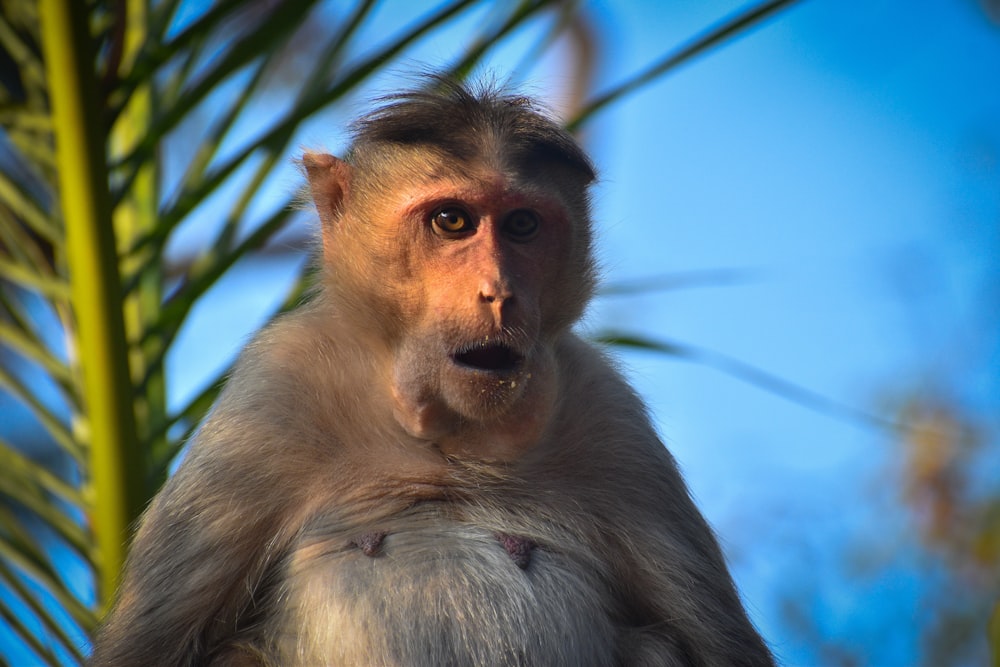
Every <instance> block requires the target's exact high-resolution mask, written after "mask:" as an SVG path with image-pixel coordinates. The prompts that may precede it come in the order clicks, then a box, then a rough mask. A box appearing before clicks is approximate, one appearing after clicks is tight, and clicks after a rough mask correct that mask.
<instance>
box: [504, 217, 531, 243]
mask: <svg viewBox="0 0 1000 667" xmlns="http://www.w3.org/2000/svg"><path fill="white" fill-rule="evenodd" d="M503 231H504V234H506V235H507V237H508V238H510V240H512V241H530V240H531V239H533V238H534V237H535V234H537V233H538V216H537V215H535V214H534V213H532V212H531V211H514V212H513V213H511V214H510V215H509V216H507V219H506V220H504V223H503Z"/></svg>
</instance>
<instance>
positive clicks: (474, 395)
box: [440, 362, 531, 422]
mask: <svg viewBox="0 0 1000 667" xmlns="http://www.w3.org/2000/svg"><path fill="white" fill-rule="evenodd" d="M525 366H526V364H524V363H523V362H519V363H518V364H516V365H515V366H513V367H512V368H507V369H504V370H487V369H483V368H476V367H470V366H467V365H465V364H462V363H458V362H453V363H452V364H450V365H448V366H446V367H445V368H443V369H442V372H441V379H440V391H441V398H442V400H443V402H444V403H445V405H447V406H448V407H449V408H451V409H452V410H454V411H455V412H456V413H457V414H458V415H460V416H461V417H463V418H464V419H467V420H473V421H480V422H483V421H496V420H498V419H503V417H504V415H505V414H506V413H508V412H509V411H510V410H511V408H512V407H513V406H514V405H515V404H517V402H518V401H519V399H520V398H521V397H522V395H523V394H524V391H525V388H526V387H527V385H528V382H529V381H530V380H531V373H529V372H527V371H526V370H525Z"/></svg>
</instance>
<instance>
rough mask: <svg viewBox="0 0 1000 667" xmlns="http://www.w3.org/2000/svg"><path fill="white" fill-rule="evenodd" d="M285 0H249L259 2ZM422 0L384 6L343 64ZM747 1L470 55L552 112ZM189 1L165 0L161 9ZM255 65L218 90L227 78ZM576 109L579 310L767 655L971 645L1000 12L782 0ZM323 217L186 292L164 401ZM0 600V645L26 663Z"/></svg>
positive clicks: (994, 407) (204, 225)
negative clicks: (627, 389) (717, 555)
mask: <svg viewBox="0 0 1000 667" xmlns="http://www.w3.org/2000/svg"><path fill="white" fill-rule="evenodd" d="M345 4H351V3H340V2H331V3H325V4H322V5H321V6H320V7H319V8H318V9H317V10H315V20H314V21H313V22H312V23H311V24H310V25H309V26H307V27H306V28H305V29H304V30H303V32H302V34H301V36H300V38H298V39H297V40H295V44H296V45H297V46H296V48H292V49H288V50H287V51H286V52H285V53H284V55H283V59H282V61H281V63H280V67H278V68H276V70H275V73H273V74H272V75H271V77H272V78H271V80H270V81H269V83H268V86H267V88H266V95H262V96H261V98H260V100H259V102H258V104H257V106H256V107H255V108H253V109H252V110H251V112H248V113H247V114H246V115H245V117H244V119H243V120H241V121H240V123H238V124H237V125H236V127H235V128H234V131H233V132H232V133H231V134H230V135H229V136H228V137H227V139H226V140H225V141H226V142H228V143H224V144H223V145H222V147H221V149H220V152H221V154H225V153H226V152H227V151H230V152H232V151H236V150H237V149H238V147H239V146H240V145H241V142H244V141H245V140H246V137H248V136H252V135H253V134H254V132H255V131H256V128H257V124H258V121H260V119H266V118H268V117H269V115H274V114H279V113H280V112H281V109H282V108H283V105H284V104H285V103H286V101H287V99H288V97H289V96H292V95H293V94H294V88H295V86H296V85H298V84H297V79H296V75H297V73H298V72H300V71H302V70H304V69H305V68H306V64H307V63H308V62H309V60H310V58H313V57H315V54H316V52H317V50H318V49H320V48H321V47H322V44H323V40H324V36H326V35H328V34H329V33H330V32H331V31H332V28H331V27H330V26H335V25H337V22H338V21H339V20H342V19H343V16H345V14H346V12H347V10H346V9H345V7H344V5H345ZM280 5H281V3H280V2H248V3H246V7H247V12H248V13H249V15H250V16H253V12H255V11H257V12H267V11H273V10H274V8H275V7H280ZM434 5H435V3H414V2H407V1H403V0H392V1H390V0H382V1H379V2H377V3H375V8H374V10H373V12H372V14H371V15H370V17H369V18H368V19H367V20H366V22H365V23H364V25H363V26H362V28H361V29H360V30H359V32H358V33H357V34H356V35H355V38H354V39H353V41H352V44H351V57H356V58H360V57H363V56H364V55H365V54H366V53H369V52H371V53H374V52H376V51H377V50H378V49H379V48H381V47H382V45H383V44H384V43H387V40H390V39H391V38H392V35H395V34H398V33H399V32H400V31H403V30H406V29H407V28H408V26H412V25H414V24H415V22H417V21H419V20H421V18H422V17H425V16H426V15H428V13H429V12H430V11H431V10H432V6H434ZM749 6H750V5H747V4H745V3H743V2H732V1H729V0H696V1H695V0H678V1H675V2H656V1H652V0H649V1H641V0H632V1H630V2H614V3H613V2H601V1H597V0H592V1H583V2H580V3H578V5H577V7H576V8H575V11H574V13H573V15H572V18H571V20H570V21H569V23H570V28H569V30H568V32H566V33H564V34H562V35H561V36H560V37H559V38H558V39H557V40H556V41H554V42H552V43H548V42H546V41H545V39H544V36H545V35H546V34H547V33H548V31H549V30H551V28H552V26H553V24H554V23H555V22H557V21H559V20H561V19H560V18H559V17H558V15H556V14H555V13H552V14H551V15H546V14H544V13H543V14H540V15H539V18H537V20H533V21H530V22H526V23H525V24H524V25H523V26H522V27H520V28H518V29H517V30H515V31H513V32H512V33H510V34H508V35H506V36H504V37H503V39H501V40H498V41H496V42H495V43H492V44H490V45H489V50H488V51H487V54H486V57H485V59H484V60H483V61H482V62H481V63H479V64H477V66H476V68H475V71H474V75H475V76H479V77H484V76H486V77H497V78H500V79H504V80H509V81H510V82H511V83H512V85H514V86H515V87H517V88H518V89H520V90H522V91H524V92H527V93H529V94H532V95H535V96H537V97H538V98H539V99H540V100H542V101H543V102H544V103H545V104H546V105H547V106H548V107H549V108H550V109H551V110H552V112H553V113H554V114H556V115H557V116H560V117H562V118H565V119H569V118H571V117H573V115H574V113H575V112H576V111H578V110H579V108H580V106H581V104H582V103H583V102H584V101H585V100H587V99H591V98H593V97H594V95H595V94H597V93H600V92H601V91H604V90H609V89H611V88H612V87H613V86H615V85H616V84H618V83H619V82H621V81H625V80H627V79H628V78H629V77H631V76H633V75H634V74H636V73H638V72H641V71H643V70H644V69H645V68H647V67H648V66H649V65H650V64H651V63H655V62H657V61H658V60H659V59H661V58H662V57H664V56H665V55H666V54H669V53H672V52H676V50H677V49H678V48H679V47H682V46H683V45H684V44H687V43H690V42H691V40H692V39H693V38H695V37H696V36H698V35H701V34H704V33H705V31H706V30H708V29H710V28H711V27H712V26H715V25H718V24H719V22H720V21H723V20H724V19H726V18H727V17H730V16H733V15H735V14H737V13H739V12H741V11H744V10H746V9H747V8H748V7H749ZM203 11H204V9H203V8H202V7H200V5H199V3H195V2H190V3H181V4H180V10H179V12H178V14H177V16H176V18H175V25H174V27H173V28H172V29H173V30H176V31H181V30H182V29H183V26H184V25H185V22H186V21H194V20H196V19H197V17H198V16H199V15H201V14H202V13H203ZM496 11H497V10H496V7H495V6H494V5H493V4H492V3H489V2H480V3H473V4H472V6H471V7H469V8H468V9H467V10H465V11H464V12H462V13H461V14H459V15H457V16H456V18H455V19H454V20H453V21H452V22H451V23H449V24H448V25H447V26H446V28H444V29H442V30H440V31H438V32H436V33H434V34H433V36H432V38H429V39H424V40H422V41H419V42H417V43H416V44H414V45H413V46H412V47H411V48H409V49H407V50H406V51H405V52H403V53H401V54H400V55H399V57H398V58H396V59H394V60H393V61H392V62H390V63H388V66H387V67H386V68H385V69H384V70H382V71H380V72H379V73H378V75H377V76H374V77H372V78H371V79H369V80H367V81H366V82H365V83H364V84H363V85H360V86H358V87H357V89H356V90H355V91H354V92H352V94H351V95H350V96H349V97H348V98H347V99H345V100H343V101H341V102H339V103H338V104H336V105H335V106H333V107H331V108H329V109H326V110H324V111H322V112H320V113H319V114H317V115H316V116H315V117H313V118H312V119H311V120H310V121H309V122H307V123H304V124H303V125H302V126H301V127H300V128H298V130H297V132H296V135H295V141H294V142H293V143H292V145H291V147H290V149H289V150H288V151H287V155H285V156H284V157H283V160H282V162H281V164H279V165H278V167H277V168H276V170H275V171H274V173H272V174H271V176H270V177H269V178H268V180H267V181H266V182H265V183H263V184H261V186H260V187H259V191H258V193H257V194H256V195H255V197H254V199H253V202H252V204H251V206H250V207H249V208H248V210H247V213H246V218H247V220H248V222H247V226H248V228H252V227H253V224H254V220H261V219H264V218H266V216H267V215H270V213H271V212H272V211H273V210H274V208H275V207H276V206H282V205H284V202H285V200H286V198H287V195H288V193H289V192H291V191H294V190H295V189H296V188H299V187H301V185H302V182H301V178H300V176H299V175H298V172H297V171H296V169H295V167H294V165H293V164H292V162H291V158H292V157H294V155H295V153H296V152H298V151H300V149H301V148H302V147H310V148H325V149H328V150H330V151H332V152H338V151H341V150H343V148H344V142H345V136H346V127H347V123H348V122H349V120H350V119H351V118H353V117H355V116H356V115H357V114H358V113H359V112H362V111H364V110H365V109H366V108H367V107H368V102H369V100H370V99H371V98H372V97H373V96H376V95H379V94H383V93H386V92H391V91H393V90H397V89H399V88H400V87H402V86H409V85H412V84H413V81H414V78H413V74H414V72H418V71H421V70H426V69H440V68H447V67H449V66H450V65H451V64H452V63H453V62H454V59H455V57H456V53H458V52H459V51H460V50H461V49H462V48H464V47H466V46H467V45H468V44H469V42H470V40H471V39H472V38H473V36H474V35H476V34H478V31H479V30H480V29H481V26H482V25H484V24H486V23H488V22H489V20H490V17H491V16H493V15H495V13H496ZM248 20H249V19H248ZM539 44H544V48H539ZM220 48H221V47H220ZM248 76H249V75H248V74H243V75H238V76H234V77H232V78H230V79H228V80H227V81H226V82H223V84H222V85H220V86H219V88H218V90H217V91H216V92H215V93H213V95H215V96H218V97H217V98H216V99H219V100H222V99H226V98H231V97H233V96H236V95H239V94H240V91H241V90H242V89H243V87H244V86H245V85H246V82H247V78H248ZM211 99H212V98H209V102H208V103H206V104H205V105H204V106H203V107H202V108H201V109H200V110H199V111H197V112H196V113H194V114H192V115H191V118H190V119H189V120H187V121H185V122H186V125H183V126H181V127H179V128H177V129H176V130H175V131H174V133H173V134H172V135H171V136H169V137H168V139H167V140H166V141H165V142H164V145H163V177H162V178H163V183H164V187H163V191H164V192H169V191H170V186H171V184H176V183H177V182H178V181H179V179H180V178H181V177H182V174H183V172H184V169H185V165H187V164H188V163H189V162H190V161H191V160H192V159H193V158H194V157H195V155H196V152H197V151H198V150H199V139H198V137H199V136H202V135H201V134H199V133H204V131H205V128H206V127H209V126H210V125H211V122H212V119H213V104H212V103H211ZM579 133H580V137H581V140H582V141H583V143H584V144H585V146H586V148H587V149H588V150H589V152H590V153H591V155H592V156H593V158H594V161H595V162H596V164H597V165H598V168H599V171H600V175H601V180H600V183H599V184H598V185H597V186H596V188H595V190H594V198H593V203H594V214H595V220H596V222H597V227H598V233H599V239H600V260H601V264H602V267H603V271H602V275H603V287H602V291H601V295H600V296H599V298H598V299H597V300H596V302H595V303H594V305H593V307H592V308H591V310H590V312H589V314H588V316H587V318H586V320H585V322H584V323H583V324H582V325H581V329H582V331H583V332H584V333H586V334H587V335H590V336H592V337H594V338H597V339H603V340H609V341H615V345H614V349H615V352H616V354H617V355H618V356H619V358H620V359H621V362H622V365H623V367H624V369H625V370H626V372H627V374H628V375H629V377H630V378H631V380H632V381H633V382H634V383H635V385H636V386H637V388H638V390H639V391H640V393H641V394H642V395H643V396H644V397H645V398H646V400H647V401H648V403H649V405H650V407H651V410H652V413H653V415H654V419H655V422H656V425H657V427H658V428H659V430H660V433H661V435H662V437H663V439H664V441H665V442H666V443H667V445H668V447H669V448H670V449H671V451H672V452H673V453H674V455H675V456H676V457H677V459H678V460H679V463H680V465H681V467H682V469H683V471H684V473H685V475H686V477H687V479H688V482H689V484H690V485H691V487H692V491H693V493H694V495H695V497H696V499H697V501H698V503H699V504H700V506H701V507H702V508H703V510H704V511H705V513H706V514H707V516H708V518H709V520H710V521H711V522H712V524H713V525H714V526H715V527H716V529H717V531H718V533H719V535H720V537H721V539H722V541H723V544H724V547H725V550H726V553H727V556H728V557H729V560H730V562H731V565H732V568H733V572H734V576H735V578H736V580H737V583H738V585H739V587H740V589H741V592H742V593H743V595H744V598H745V600H746V603H747V605H748V607H749V609H750V611H751V615H752V617H753V619H754V621H755V622H756V623H757V625H758V626H759V627H760V629H761V631H762V632H763V634H764V635H765V637H766V638H767V640H768V642H769V643H770V644H771V646H772V647H773V649H774V650H775V652H776V654H777V655H778V657H779V660H780V661H781V662H782V663H783V664H786V665H884V666H887V667H891V666H896V665H898V666H905V665H982V664H985V663H986V662H987V660H988V655H989V649H988V640H987V625H988V620H989V618H990V615H991V613H992V610H993V609H994V606H995V605H996V603H997V600H998V598H1000V447H998V445H1000V8H998V6H997V5H996V4H995V3H991V2H976V1H974V0H921V1H919V2H902V1H901V0H869V1H866V2H858V1H852V0H847V1H845V0H803V1H801V2H792V3H789V5H788V6H786V7H783V8H781V9H780V10H779V11H776V12H775V13H774V14H772V15H771V16H769V17H768V18H767V19H766V20H765V21H762V22H760V23H758V24H755V25H754V26H752V27H751V28H749V29H747V30H744V31H741V32H740V33H739V34H738V35H736V36H734V37H732V38H731V39H729V40H727V41H725V42H724V43H722V44H720V45H717V46H715V47H714V48H713V49H711V50H709V51H707V52H706V53H703V54H701V55H699V56H698V57H697V58H694V59H692V60H690V61H688V62H685V63H684V64H683V66H681V67H678V68H676V69H672V70H671V71H670V72H668V73H667V74H666V75H665V76H662V77H659V78H656V79H655V80H653V81H651V82H650V83H648V84H646V85H644V86H642V87H639V88H637V89H636V90H634V91H632V92H630V93H629V94H628V95H625V96H623V97H622V98H620V99H618V100H616V101H614V102H613V103H611V104H610V105H608V106H607V107H605V108H603V109H601V110H600V111H599V112H597V113H596V114H595V115H594V116H592V117H591V118H590V119H589V120H588V121H587V122H586V123H585V124H584V125H583V126H582V127H581V128H580V131H579ZM0 164H2V162H0ZM8 164H9V163H8ZM237 190H238V188H237V186H235V185H234V186H233V188H232V192H227V191H226V189H225V188H223V189H221V190H220V191H219V192H218V193H217V194H216V195H214V196H213V199H212V200H209V201H208V202H207V203H206V204H205V205H204V206H201V207H200V208H199V209H198V210H196V211H195V212H194V213H193V214H192V215H191V216H190V218H189V219H188V220H187V221H186V222H185V223H184V225H183V226H181V227H179V228H177V229H176V230H175V232H174V233H173V234H172V235H171V237H170V240H169V243H168V244H167V245H166V246H165V250H164V252H165V257H166V258H167V261H168V264H169V266H170V267H172V268H171V270H172V271H174V272H176V273H183V272H184V271H185V270H187V268H189V267H190V266H191V265H193V264H195V263H196V262H197V260H198V257H199V253H200V252H201V251H202V249H203V248H204V247H205V246H206V244H208V245H210V244H211V243H213V239H214V238H215V235H216V234H217V233H218V229H219V225H220V219H221V217H222V216H220V214H219V211H220V210H222V207H224V206H227V205H228V204H227V203H226V202H227V198H229V199H230V200H231V199H232V198H233V197H235V196H236V195H235V194H234V193H235V192H237ZM313 222H314V221H313V220H312V219H311V218H310V216H309V215H308V213H307V212H303V213H301V214H299V215H297V216H295V219H294V221H292V223H291V224H290V225H289V226H288V227H287V228H286V229H285V230H284V231H283V232H282V233H281V234H279V235H278V236H277V237H275V239H273V240H272V241H271V243H269V244H268V245H267V246H266V248H264V249H263V251H261V252H259V253H257V254H256V255H254V256H253V257H249V258H247V259H246V260H245V261H241V262H240V263H238V264H236V265H235V267H234V268H233V269H232V270H231V271H230V272H229V274H228V275H227V276H226V277H225V278H224V279H222V280H220V281H219V282H218V284H216V285H215V286H214V287H213V288H212V290H211V291H209V292H208V293H207V294H206V295H205V296H204V297H203V298H202V299H201V300H200V302H199V303H198V304H197V305H196V306H195V307H194V309H193V310H192V312H191V315H190V317H189V318H188V321H187V322H186V323H185V325H184V327H183V328H182V329H181V330H180V332H179V334H178V336H177V339H176V341H175V342H174V344H173V346H172V348H171V350H170V352H169V354H168V356H167V358H166V378H167V384H166V386H167V390H168V392H167V402H168V405H169V406H170V409H171V410H180V409H182V408H183V407H184V406H185V405H186V404H187V403H188V402H189V401H190V400H191V399H192V397H194V396H197V395H198V394H199V392H201V391H203V390H204V389H205V387H206V386H207V385H210V384H211V383H212V382H214V380H215V377H216V376H217V374H218V373H220V372H222V371H224V370H225V369H226V368H227V367H228V365H229V364H230V363H232V360H233V358H234V356H235V354H236V353H237V352H238V350H239V348H240V347H241V346H242V344H243V343H245V341H246V340H247V338H248V337H249V336H250V335H252V332H253V331H254V330H255V329H256V328H257V327H259V326H260V325H261V324H263V323H264V322H266V320H267V319H268V318H269V317H270V316H271V315H272V314H273V312H274V310H275V309H276V308H277V307H279V306H280V305H281V304H282V303H283V302H284V301H285V299H286V297H287V294H288V292H289V290H290V289H292V286H293V284H294V283H295V281H296V279H297V277H298V275H299V273H300V272H301V271H302V269H303V267H304V266H306V265H307V263H308V247H309V246H310V243H311V238H312V235H313V227H312V225H313ZM2 349H3V348H0V351H2ZM0 363H9V364H12V365H16V364H17V363H19V362H17V360H16V359H15V358H14V357H12V356H10V354H9V353H8V355H7V356H6V357H5V356H0ZM0 391H2V387H0ZM34 430H37V425H36V424H34V423H33V421H32V416H31V413H30V411H29V410H27V409H26V408H25V407H24V406H23V402H22V401H18V400H17V399H16V398H15V397H14V396H13V395H12V394H11V393H7V394H4V393H0V437H2V438H3V439H4V440H5V441H9V442H14V443H19V442H20V443H33V445H32V446H33V447H34V449H31V448H30V447H28V446H27V445H25V447H26V448H27V450H28V451H32V452H33V455H35V456H39V457H42V456H43V454H40V453H39V452H44V451H45V446H46V445H45V438H43V437H36V435H33V433H34ZM0 555H2V554H0ZM71 560H72V559H70V560H67V561H65V564H66V568H68V571H71V572H74V573H76V574H74V575H73V576H76V577H78V578H79V579H80V580H81V581H84V580H86V579H87V577H88V576H89V575H88V574H87V571H86V568H84V567H82V566H80V565H79V564H78V563H76V564H74V563H73V562H70V561H71ZM90 585H91V584H87V583H82V584H80V587H81V590H83V591H84V592H83V593H81V595H82V596H83V597H84V598H86V596H87V593H86V590H87V587H88V586H90ZM90 595H91V596H92V593H91V594H90ZM2 623H3V621H2V620H0V656H7V658H8V659H9V661H10V663H11V664H32V663H30V662H27V663H22V662H21V661H25V660H33V659H34V657H31V656H30V654H29V653H26V652H24V649H23V647H20V646H19V644H18V642H17V641H16V640H15V636H14V635H13V634H11V633H10V632H9V631H8V632H7V633H6V634H5V630H4V627H3V626H2ZM5 637H6V638H7V639H5ZM8 639H9V642H8ZM5 642H7V643H6V645H5Z"/></svg>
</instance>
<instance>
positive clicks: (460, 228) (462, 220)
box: [431, 207, 472, 234]
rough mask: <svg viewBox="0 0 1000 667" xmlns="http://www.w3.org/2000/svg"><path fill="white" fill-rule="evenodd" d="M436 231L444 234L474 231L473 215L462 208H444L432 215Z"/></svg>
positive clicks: (432, 222)
mask: <svg viewBox="0 0 1000 667" xmlns="http://www.w3.org/2000/svg"><path fill="white" fill-rule="evenodd" d="M431 224H432V225H434V231H436V232H438V233H442V234H461V233H463V232H469V231H472V216H470V215H469V214H468V213H467V212H466V211H464V210H463V209H460V208H456V207H451V208H443V209H441V210H440V211H438V212H437V213H435V214H434V215H433V216H432V217H431Z"/></svg>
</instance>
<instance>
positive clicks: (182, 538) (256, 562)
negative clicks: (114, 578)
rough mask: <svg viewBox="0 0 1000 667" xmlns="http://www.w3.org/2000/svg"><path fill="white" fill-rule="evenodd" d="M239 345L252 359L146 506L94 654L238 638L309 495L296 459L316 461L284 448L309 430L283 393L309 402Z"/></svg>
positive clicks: (97, 661)
mask: <svg viewBox="0 0 1000 667" xmlns="http://www.w3.org/2000/svg"><path fill="white" fill-rule="evenodd" d="M266 336H268V335H267V334H266ZM257 347H258V349H259V348H260V347H261V346H260V345H258V346H257ZM244 356H245V358H246V357H253V359H254V360H253V362H252V363H246V362H245V363H242V364H241V365H240V367H238V368H237V370H236V372H235V373H234V375H233V378H232V380H231V381H230V383H229V385H228V387H227V389H226V390H225V392H224V393H223V395H222V397H221V399H220V401H219V403H218V405H216V406H215V408H214V409H213V412H212V415H211V416H210V418H209V419H208V421H207V422H206V423H205V425H204V426H203V427H202V428H201V430H200V432H199V434H198V435H197V437H196V439H195V442H194V443H193V444H192V446H191V448H190V451H189V452H188V454H187V455H186V458H185V460H184V461H183V463H182V464H181V466H180V467H179V469H178V471H177V472H176V474H175V475H174V476H173V477H172V478H171V479H170V480H169V481H168V482H167V485H166V486H165V487H164V489H163V490H162V491H161V492H160V494H159V495H158V496H157V497H156V499H155V500H154V501H153V502H152V504H151V505H150V507H149V509H148V510H147V512H146V513H145V515H144V516H143V519H142V522H141V525H140V527H139V529H138V532H137V534H136V537H135V540H134V543H133V545H132V548H131V551H130V555H129V559H128V563H127V565H126V569H125V574H124V578H123V582H122V586H121V589H120V592H119V596H118V600H117V603H116V605H115V607H114V609H113V610H112V612H111V613H110V615H109V616H108V618H107V619H106V621H105V624H104V626H103V628H102V629H101V631H100V632H99V634H98V636H97V639H96V641H95V646H94V654H93V658H92V662H93V664H94V665H116V666H131V665H135V666H136V667H139V666H142V667H148V666H154V665H165V666H166V665H169V666H171V667H176V666H178V665H194V664H198V665H205V664H210V662H211V660H212V659H213V657H214V656H215V655H216V654H217V652H218V651H219V650H223V649H225V647H226V646H227V644H232V643H233V642H234V641H238V640H239V638H240V633H241V632H242V631H243V630H244V628H243V627H242V625H243V623H244V622H245V620H246V619H247V618H251V617H252V614H249V611H250V610H251V609H252V607H253V603H254V599H255V598H254V596H255V594H256V593H257V592H258V588H259V584H260V582H261V580H262V578H263V577H264V576H265V574H266V570H267V568H268V566H269V565H271V564H272V563H273V562H274V561H275V560H276V558H278V557H280V555H281V553H282V550H283V549H284V548H285V546H286V544H287V542H288V540H289V533H290V532H291V531H294V530H295V529H296V526H295V522H294V519H295V516H296V514H297V512H298V511H301V508H302V507H305V506H307V505H308V500H306V499H304V498H302V497H300V496H301V495H302V492H301V491H300V489H302V488H303V487H304V486H305V485H306V483H305V481H304V480H303V479H302V478H301V476H302V472H301V471H302V470H305V471H307V472H308V471H309V470H311V469H314V468H315V466H310V465H303V466H299V465H297V464H298V463H300V462H299V461H296V460H295V458H296V454H294V453H288V454H285V452H288V451H289V450H290V449H294V448H292V447H289V444H292V443H294V444H298V442H299V441H300V440H301V439H304V438H306V437H308V434H306V433H303V432H302V428H300V426H299V425H298V424H297V423H296V421H295V415H297V414H299V413H297V412H296V407H293V406H292V405H291V403H293V402H294V401H296V400H299V405H298V406H297V407H298V409H305V408H306V407H308V406H304V405H302V402H301V400H300V399H296V397H295V391H294V389H293V388H290V387H283V386H281V382H282V380H281V376H275V374H274V373H273V368H272V369H268V368H266V366H268V365H269V362H268V360H267V359H264V360H263V361H262V360H261V356H262V355H260V354H256V356H255V354H251V355H244ZM271 365H272V366H273V364H271ZM262 367H263V368H262ZM289 415H292V416H291V417H290V416H289ZM296 474H297V475H299V478H298V479H296V478H295V475H296Z"/></svg>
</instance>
